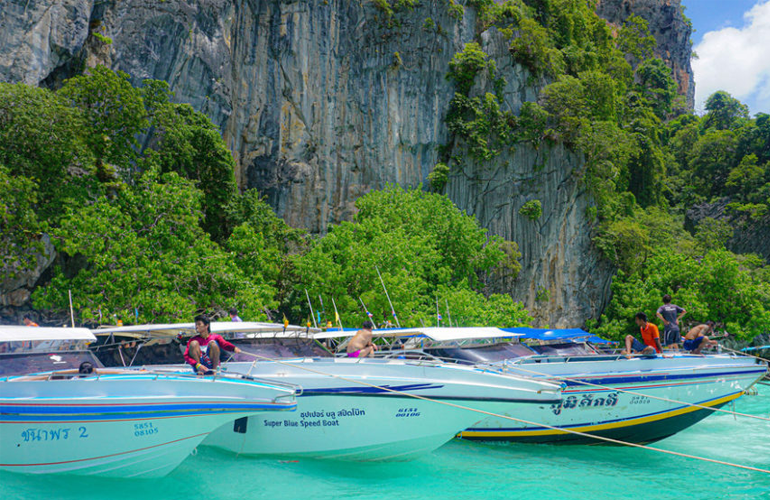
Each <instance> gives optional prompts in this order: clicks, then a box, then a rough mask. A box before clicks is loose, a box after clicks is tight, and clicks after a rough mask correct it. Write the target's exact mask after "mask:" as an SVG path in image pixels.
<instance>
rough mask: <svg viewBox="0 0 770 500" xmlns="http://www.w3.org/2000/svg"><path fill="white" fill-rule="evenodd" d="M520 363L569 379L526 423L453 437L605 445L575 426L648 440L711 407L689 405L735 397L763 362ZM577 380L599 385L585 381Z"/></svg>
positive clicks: (762, 369)
mask: <svg viewBox="0 0 770 500" xmlns="http://www.w3.org/2000/svg"><path fill="white" fill-rule="evenodd" d="M603 363H604V366H603V365H602V364H603ZM521 367H522V368H524V369H525V370H527V372H531V371H538V372H540V373H541V376H542V377H543V378H546V379H550V380H557V378H555V377H571V378H572V377H574V379H575V381H571V382H568V385H569V387H567V389H565V391H564V399H563V401H562V402H561V403H559V404H556V405H552V406H551V407H549V408H547V409H545V410H543V411H540V412H539V414H538V415H537V416H536V418H533V419H532V420H529V423H525V422H518V421H512V420H507V419H503V418H489V419H486V420H484V421H482V422H479V423H478V424H477V425H474V426H472V427H471V428H469V429H466V430H465V431H463V432H462V433H461V434H460V437H461V438H463V439H471V440H480V441H513V442H536V443H560V444H602V443H606V441H599V440H596V439H593V438H591V437H590V436H584V435H577V434H574V433H571V432H569V431H576V432H580V433H586V434H591V435H597V436H602V437H607V438H612V439H617V440H620V441H624V442H632V443H650V442H654V441H657V440H660V439H664V438H666V437H668V436H671V435H673V434H676V433H677V432H679V431H681V430H683V429H686V428H687V427H690V426H691V425H693V424H695V423H697V422H698V421H700V420H702V419H703V418H706V417H707V416H709V415H711V414H712V413H713V411H712V410H709V409H705V408H700V407H698V406H692V405H700V406H706V407H709V408H720V407H721V406H724V405H726V404H728V403H730V402H731V401H734V400H735V399H737V398H738V397H740V396H741V395H742V394H743V393H744V391H745V390H746V389H748V388H749V387H751V386H752V385H753V384H754V383H756V382H757V381H758V380H759V379H761V378H762V377H763V376H764V374H765V373H766V366H764V365H760V364H757V363H756V362H754V361H753V360H751V359H747V358H733V357H716V356H715V357H711V358H708V357H707V358H703V357H688V356H681V357H677V358H673V359H672V358H667V359H661V358H657V359H648V360H644V359H635V360H625V359H624V360H614V361H609V360H608V361H606V362H604V361H599V362H596V363H595V364H594V366H593V367H592V369H593V371H594V373H591V374H590V375H589V374H588V372H589V371H590V370H588V369H587V366H586V365H585V364H583V365H581V364H580V363H575V364H570V363H568V362H562V363H558V362H557V363H548V364H543V365H537V366H532V365H530V364H525V365H521ZM513 369H514V370H515V366H514V367H513ZM558 380H562V379H561V378H558ZM577 381H584V382H589V383H593V384H597V385H601V386H603V387H602V388H599V387H589V386H586V385H582V384H580V383H578V382H577ZM648 396H654V397H648ZM655 398H665V399H668V400H673V401H676V402H672V401H664V400H661V399H655Z"/></svg>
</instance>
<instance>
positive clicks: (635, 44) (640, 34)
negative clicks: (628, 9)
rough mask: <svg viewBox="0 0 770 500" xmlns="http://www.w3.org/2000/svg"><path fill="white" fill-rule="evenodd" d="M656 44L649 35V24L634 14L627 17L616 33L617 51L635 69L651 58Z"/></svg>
mask: <svg viewBox="0 0 770 500" xmlns="http://www.w3.org/2000/svg"><path fill="white" fill-rule="evenodd" d="M656 46H657V43H656V42H655V38H654V37H653V36H652V35H650V27H649V23H647V21H646V20H645V19H644V18H642V17H639V16H637V15H635V14H632V15H631V16H629V17H628V18H627V19H626V20H625V22H624V23H623V27H622V28H621V29H620V32H619V33H618V49H620V50H621V51H622V52H624V53H625V54H626V58H627V59H628V60H629V62H631V64H632V65H633V66H634V67H636V66H638V65H639V63H641V62H642V61H644V60H646V59H649V58H651V57H652V53H653V51H654V50H655V47H656Z"/></svg>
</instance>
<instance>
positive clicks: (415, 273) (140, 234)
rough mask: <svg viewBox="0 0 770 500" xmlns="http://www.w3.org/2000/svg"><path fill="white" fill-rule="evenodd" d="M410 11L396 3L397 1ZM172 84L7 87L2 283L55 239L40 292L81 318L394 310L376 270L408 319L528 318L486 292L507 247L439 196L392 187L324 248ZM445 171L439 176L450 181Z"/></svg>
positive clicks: (356, 317) (1, 150)
mask: <svg viewBox="0 0 770 500" xmlns="http://www.w3.org/2000/svg"><path fill="white" fill-rule="evenodd" d="M398 5H401V4H398ZM170 97H171V94H170V93H169V91H168V87H167V85H166V84H165V83H163V82H158V81H145V82H143V84H142V86H141V87H138V88H137V87H134V86H133V85H132V84H131V82H130V80H129V77H128V75H126V74H123V73H119V72H118V73H115V72H112V71H110V70H108V69H106V68H103V67H97V68H93V69H92V70H90V71H89V72H88V74H84V75H81V76H78V77H75V78H73V79H71V80H69V81H67V82H66V83H65V84H64V86H63V87H62V88H61V89H60V90H59V91H57V92H51V91H49V90H45V89H35V88H30V87H27V86H25V85H8V84H0V111H2V113H0V117H2V118H0V120H2V121H1V122H0V139H2V144H0V195H2V196H1V197H0V198H2V202H0V203H2V204H0V220H2V226H0V239H2V241H3V243H4V244H3V246H2V252H3V255H2V258H3V260H2V263H3V264H2V265H3V267H4V270H5V271H6V275H8V276H11V277H12V274H13V273H17V272H19V271H22V270H24V269H25V268H28V267H32V266H34V265H35V264H36V262H37V253H40V252H42V251H43V244H42V242H41V238H42V235H43V234H44V233H45V234H48V235H50V237H51V239H52V241H53V244H54V246H55V249H56V251H57V252H58V259H57V261H56V264H55V265H54V267H53V270H52V273H51V276H50V277H49V279H48V280H47V281H46V282H45V283H43V284H42V286H39V287H38V288H37V290H36V291H35V293H34V295H33V302H34V306H35V307H36V308H39V309H45V310H50V311H58V312H60V313H64V312H65V311H67V310H68V293H67V292H68V290H72V292H73V300H74V306H75V310H76V311H78V316H79V318H78V319H79V320H80V321H83V322H86V323H98V322H114V321H115V320H116V319H117V318H120V319H122V320H124V321H130V322H159V321H174V320H186V321H189V320H190V318H191V317H192V316H193V315H194V314H195V313H196V312H198V311H208V312H209V313H213V314H220V315H222V314H223V312H224V310H226V309H228V308H229V307H233V306H235V307H238V308H239V310H240V312H241V315H242V316H243V317H244V318H247V319H251V320H263V319H267V318H268V317H271V318H273V319H277V318H280V317H281V316H282V314H286V315H287V316H288V317H290V318H291V319H292V320H294V321H302V322H304V321H307V320H308V319H309V318H310V315H309V311H308V308H307V307H306V300H305V289H307V290H308V291H309V292H310V293H311V296H312V297H313V301H314V303H315V307H319V306H320V301H318V300H317V299H316V298H317V297H318V296H319V295H321V296H322V297H323V298H324V299H325V301H326V302H325V305H326V311H323V313H324V314H322V320H323V321H326V320H332V321H334V319H335V317H334V315H333V314H332V312H331V311H333V309H332V308H331V307H330V305H331V303H332V302H331V301H332V299H334V301H335V302H336V304H337V308H338V310H339V313H340V316H341V319H342V321H344V322H345V323H347V324H358V323H361V322H362V321H363V320H364V319H365V318H366V315H365V314H364V311H362V309H361V305H360V304H361V300H362V299H363V300H364V301H365V303H367V305H368V306H369V307H370V308H371V311H372V312H376V313H377V316H376V317H375V319H377V320H379V319H380V318H381V317H382V313H383V311H384V312H386V313H387V314H388V315H390V307H389V306H388V305H387V300H386V299H385V294H384V291H383V289H382V285H381V283H380V281H379V278H378V275H377V269H379V270H380V271H381V273H382V277H383V280H384V281H385V282H386V284H387V286H388V291H389V292H390V294H391V298H392V300H393V304H394V308H395V309H396V311H397V312H398V314H399V320H400V321H401V322H402V324H405V325H418V324H420V323H421V322H435V308H436V300H437V299H440V301H441V306H442V307H441V308H442V313H443V314H446V309H447V307H448V308H449V312H450V314H451V315H452V318H453V320H454V321H455V322H458V321H459V322H460V323H461V324H465V325H470V324H485V323H486V321H487V318H495V322H499V323H500V324H505V325H518V324H524V323H526V322H527V321H528V320H529V315H528V313H527V311H526V310H524V309H523V307H522V306H521V304H519V303H516V302H514V301H513V300H512V299H511V297H510V296H507V295H492V296H490V297H485V296H484V295H482V294H481V293H479V290H481V289H482V288H483V287H484V284H485V280H486V279H488V277H490V276H493V275H494V276H502V277H505V276H515V275H516V273H517V272H518V270H519V263H518V260H517V259H518V258H519V256H520V255H519V253H518V251H517V247H516V245H515V244H514V243H512V242H505V241H502V240H500V239H499V238H496V237H489V236H488V235H487V234H486V232H485V231H484V230H482V229H481V228H479V226H478V224H477V222H476V220H475V219H474V218H472V217H469V216H467V215H465V214H463V213H461V212H460V211H459V210H458V209H457V208H456V207H455V206H454V205H453V204H452V203H451V202H450V201H449V199H448V198H447V197H446V196H443V195H440V194H429V193H426V192H424V191H423V190H422V189H421V188H417V189H412V190H403V189H401V188H398V187H388V188H387V189H385V190H383V191H373V192H371V193H370V194H368V195H367V196H364V197H362V198H360V199H359V200H358V202H357V206H358V210H359V212H358V215H357V217H356V220H355V221H353V222H346V223H343V224H341V225H339V226H336V227H334V228H333V229H332V230H331V231H330V232H329V234H328V235H327V236H326V237H324V238H321V239H315V240H314V239H311V238H308V237H307V235H305V234H304V233H303V232H302V231H298V230H295V229H292V228H290V227H288V226H287V225H286V224H285V223H284V222H283V221H282V220H280V219H279V218H278V217H276V215H275V213H274V212H273V211H272V209H271V208H270V207H269V206H267V205H266V204H265V203H264V202H263V201H262V199H261V198H260V197H259V195H258V193H257V192H255V191H247V192H246V193H243V194H240V193H239V192H238V190H237V188H236V185H235V180H234V169H233V167H234V164H233V159H232V157H231V155H230V153H229V151H228V150H227V148H226V147H225V145H224V142H223V141H222V138H221V136H220V135H219V133H218V131H217V130H216V128H215V127H214V126H213V125H212V123H211V122H210V121H209V120H208V119H207V118H206V117H205V116H204V115H202V114H201V113H198V112H196V111H194V110H193V109H192V108H191V107H190V106H187V105H183V104H174V103H172V102H171V100H170ZM441 173H442V170H441V168H438V169H437V170H436V175H435V176H434V179H433V181H434V182H436V183H440V182H446V172H444V179H443V181H442V180H441V178H440V177H441Z"/></svg>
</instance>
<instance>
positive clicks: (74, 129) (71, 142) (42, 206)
mask: <svg viewBox="0 0 770 500" xmlns="http://www.w3.org/2000/svg"><path fill="white" fill-rule="evenodd" d="M88 135H89V131H88V129H86V128H85V123H84V119H83V114H82V113H81V111H80V110H79V109H77V108H73V107H71V106H69V104H68V103H67V101H66V100H65V99H62V98H61V97H60V96H59V95H57V94H55V93H53V92H51V91H49V90H46V89H39V88H33V87H29V86H26V85H23V84H15V85H11V84H7V83H0V164H2V165H5V167H6V168H7V169H8V171H7V175H11V176H19V177H24V178H27V179H29V180H31V181H32V182H34V183H35V189H36V191H37V192H38V193H39V195H40V196H38V197H37V200H38V205H36V211H38V212H39V214H40V216H41V218H42V219H50V220H55V219H56V218H58V216H59V214H60V213H61V208H62V205H64V204H66V203H67V202H68V200H76V201H75V202H76V203H83V202H85V200H86V199H87V195H88V192H89V191H91V192H93V191H94V190H98V186H97V185H95V183H94V182H92V181H93V180H94V178H93V176H92V172H93V170H94V167H93V155H92V154H91V152H90V150H89V149H88V147H87V144H86V137H87V136H88Z"/></svg>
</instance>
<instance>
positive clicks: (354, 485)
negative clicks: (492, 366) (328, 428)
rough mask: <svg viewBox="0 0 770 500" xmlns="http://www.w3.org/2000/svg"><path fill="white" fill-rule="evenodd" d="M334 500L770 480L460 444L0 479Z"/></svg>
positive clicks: (695, 492) (673, 464)
mask: <svg viewBox="0 0 770 500" xmlns="http://www.w3.org/2000/svg"><path fill="white" fill-rule="evenodd" d="M725 409H732V406H728V407H726V408H725ZM735 410H736V411H739V412H744V413H750V414H753V415H760V416H762V417H770V387H760V388H759V394H758V395H753V396H752V395H749V396H744V397H742V398H740V399H739V400H738V401H737V402H736V404H735ZM359 432H361V434H362V435H364V434H369V433H372V432H377V429H360V430H359ZM768 443H770V422H767V421H761V420H756V419H749V418H745V417H737V418H736V417H734V416H733V415H727V414H715V415H712V416H710V417H709V418H707V419H705V420H703V421H701V422H699V423H698V424H696V425H695V426H693V427H691V428H689V429H687V430H685V431H683V432H681V433H679V434H677V435H675V436H672V437H670V438H668V439H665V440H663V441H660V442H658V443H655V444H654V445H653V446H656V447H659V448H663V449H666V450H672V451H678V452H682V453H687V454H691V455H699V456H703V457H708V458H714V459H718V460H723V461H729V462H735V463H739V464H743V465H749V466H753V467H759V468H764V469H770V449H768V446H767V445H768ZM338 498H354V499H361V500H370V499H371V500H374V499H385V498H388V499H391V498H392V499H431V498H436V499H442V500H452V499H473V498H483V499H497V498H500V499H502V498H505V499H515V498H527V499H529V498H532V499H537V500H550V499H563V498H575V499H581V500H588V499H603V498H612V499H616V498H617V499H625V498H628V499H640V500H641V499H645V500H653V499H687V500H692V499H711V498H728V499H739V498H740V499H749V498H752V499H753V498H768V499H770V475H767V474H763V473H759V472H751V471H746V470H741V469H735V468H731V467H727V466H723V465H717V464H713V463H707V462H702V461H697V460H693V459H688V458H682V457H676V456H671V455H665V454H662V453H659V452H654V451H649V450H643V449H636V448H623V447H615V446H603V445H602V446H555V445H521V444H509V445H491V444H479V443H472V442H467V441H459V440H455V441H452V442H450V443H448V444H447V445H445V446H443V447H442V448H440V449H439V450H437V451H435V452H433V453H431V454H430V455H427V456H425V457H424V458H422V459H420V460H417V461H414V462H407V463H383V464H377V463H366V464H360V463H346V462H331V461H317V460H298V461H294V460H286V459H277V458H249V457H237V456H235V455H232V454H228V453H224V452H219V451H217V450H213V449H210V448H207V447H200V448H199V449H198V451H197V453H196V454H195V455H193V456H190V457H189V458H188V459H187V460H185V462H184V463H183V464H182V465H181V466H180V467H179V468H177V469H176V470H175V471H174V472H172V473H171V474H170V475H169V476H167V477H165V478H162V479H144V480H127V479H100V478H87V477H79V476H26V475H20V474H11V473H4V472H0V500H15V499H24V500H54V499H56V500H60V499H61V500H69V499H72V500H91V499H104V500H155V499H180V500H182V499H183V500H220V499H222V500H230V499H232V500H246V499H270V500H282V499H307V500H323V499H338Z"/></svg>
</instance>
